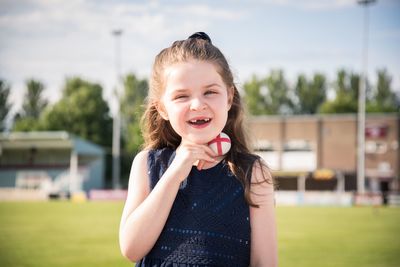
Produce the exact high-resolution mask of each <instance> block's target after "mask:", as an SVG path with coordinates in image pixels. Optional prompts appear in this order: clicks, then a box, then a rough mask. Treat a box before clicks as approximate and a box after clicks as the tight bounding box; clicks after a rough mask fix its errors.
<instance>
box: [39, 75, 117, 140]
mask: <svg viewBox="0 0 400 267" xmlns="http://www.w3.org/2000/svg"><path fill="white" fill-rule="evenodd" d="M102 91H103V88H102V87H101V86H100V85H99V84H96V83H91V82H88V81H85V80H82V79H80V78H77V77H75V78H69V79H67V80H66V83H65V86H64V89H63V96H62V98H61V99H60V100H59V101H58V102H57V103H56V104H54V105H53V106H52V107H51V108H49V109H47V110H46V112H45V113H44V114H43V129H45V130H52V131H56V130H64V131H68V132H70V133H73V134H76V135H78V136H80V137H82V138H83V139H86V140H89V141H92V142H94V143H96V144H98V145H101V146H104V147H110V146H111V136H112V120H111V118H110V115H109V108H108V104H107V102H105V101H104V99H103V97H102Z"/></svg>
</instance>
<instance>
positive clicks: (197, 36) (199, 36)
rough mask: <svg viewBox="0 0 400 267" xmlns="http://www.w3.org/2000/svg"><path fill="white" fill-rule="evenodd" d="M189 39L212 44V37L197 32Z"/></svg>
mask: <svg viewBox="0 0 400 267" xmlns="http://www.w3.org/2000/svg"><path fill="white" fill-rule="evenodd" d="M188 39H202V40H206V41H207V42H209V43H210V44H212V42H211V38H210V36H208V35H207V33H205V32H195V33H193V34H192V35H190V36H189V38H188Z"/></svg>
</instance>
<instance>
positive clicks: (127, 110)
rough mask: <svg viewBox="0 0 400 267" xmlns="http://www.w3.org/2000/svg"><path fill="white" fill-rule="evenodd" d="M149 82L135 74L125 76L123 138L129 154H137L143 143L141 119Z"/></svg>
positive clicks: (122, 112) (122, 106) (125, 148)
mask: <svg viewBox="0 0 400 267" xmlns="http://www.w3.org/2000/svg"><path fill="white" fill-rule="evenodd" d="M148 88H149V86H148V82H147V80H146V79H139V78H137V77H136V76H135V74H133V73H132V74H128V75H126V76H125V78H124V97H123V99H122V101H121V114H122V119H123V130H122V138H123V142H124V143H125V144H126V145H124V146H123V147H124V150H125V151H126V152H127V153H128V154H135V153H136V152H138V151H139V149H140V146H141V145H142V144H143V137H142V134H141V129H140V120H141V117H142V115H143V112H144V106H143V105H144V101H145V98H146V96H147V91H148Z"/></svg>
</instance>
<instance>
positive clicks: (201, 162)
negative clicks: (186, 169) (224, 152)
mask: <svg viewBox="0 0 400 267" xmlns="http://www.w3.org/2000/svg"><path fill="white" fill-rule="evenodd" d="M204 164H205V161H204V160H199V163H198V164H197V169H198V170H199V171H201V170H202V169H203V167H204Z"/></svg>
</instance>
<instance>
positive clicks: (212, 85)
mask: <svg viewBox="0 0 400 267" xmlns="http://www.w3.org/2000/svg"><path fill="white" fill-rule="evenodd" d="M214 86H218V87H221V85H219V84H218V83H212V84H209V85H206V86H204V88H210V87H214Z"/></svg>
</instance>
